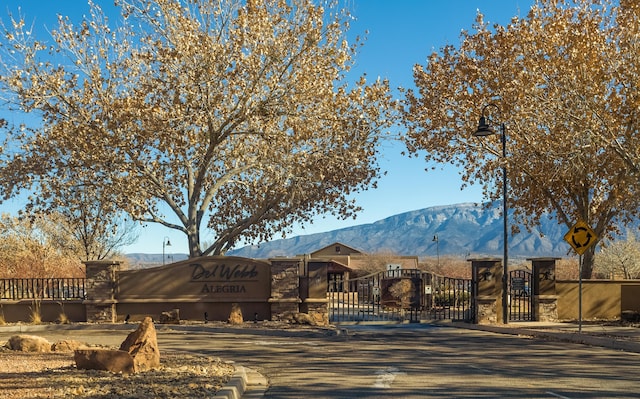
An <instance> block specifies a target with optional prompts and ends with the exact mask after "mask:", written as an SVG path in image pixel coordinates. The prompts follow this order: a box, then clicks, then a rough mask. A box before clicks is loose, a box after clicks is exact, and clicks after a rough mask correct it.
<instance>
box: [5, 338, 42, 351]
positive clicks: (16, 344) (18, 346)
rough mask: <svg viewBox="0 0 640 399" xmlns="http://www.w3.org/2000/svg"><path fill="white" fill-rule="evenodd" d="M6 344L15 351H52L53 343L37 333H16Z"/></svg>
mask: <svg viewBox="0 0 640 399" xmlns="http://www.w3.org/2000/svg"><path fill="white" fill-rule="evenodd" d="M5 346H6V347H7V348H9V349H12V350H14V351H22V352H51V343H50V342H49V341H47V340H46V339H44V338H42V337H38V336H36V335H14V336H12V337H11V338H9V341H7V344H6V345H5Z"/></svg>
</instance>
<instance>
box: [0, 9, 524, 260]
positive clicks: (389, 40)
mask: <svg viewBox="0 0 640 399" xmlns="http://www.w3.org/2000/svg"><path fill="white" fill-rule="evenodd" d="M344 1H345V3H346V4H347V5H348V7H349V8H350V9H351V11H352V13H353V15H354V17H355V18H356V19H355V20H354V21H353V23H352V26H351V31H350V35H353V36H355V35H364V34H365V32H367V31H368V34H366V42H365V45H364V47H362V48H361V50H360V53H359V55H358V57H357V65H356V68H355V69H354V70H353V76H354V78H355V77H357V76H359V75H360V74H361V73H364V72H366V73H367V76H368V78H369V79H375V78H376V77H378V76H380V77H383V78H387V79H389V81H390V83H391V86H392V87H394V88H396V87H399V86H402V87H405V88H410V87H413V78H412V67H413V65H415V64H416V63H419V64H424V63H425V60H426V58H427V56H428V55H429V54H430V53H432V52H433V51H437V50H438V49H440V48H441V47H443V46H445V45H447V44H453V45H456V46H457V45H458V43H459V35H460V32H461V30H463V29H466V30H470V29H471V26H472V24H473V22H474V20H475V16H476V12H477V10H480V11H481V12H482V13H483V14H484V15H485V20H486V21H488V22H490V23H492V24H493V23H498V24H501V25H506V24H508V23H509V21H510V19H511V18H512V17H513V16H519V17H525V16H526V14H527V12H528V10H529V8H530V7H531V5H532V4H533V3H534V0H344ZM95 2H96V3H97V4H100V6H101V7H102V8H103V9H104V10H105V11H106V12H107V13H114V12H116V9H115V8H114V7H113V0H95ZM0 5H1V6H0V16H1V17H2V19H5V18H6V15H7V10H10V11H11V12H14V13H15V12H16V11H17V9H18V7H20V8H21V10H22V14H23V15H24V17H25V20H26V22H27V24H29V22H30V21H33V23H34V26H35V28H36V31H39V32H40V34H42V33H45V34H46V31H43V30H42V27H43V26H46V27H48V28H49V29H52V28H54V27H55V26H56V14H62V15H67V16H69V17H70V18H71V20H72V21H74V20H79V19H80V18H81V17H82V15H83V14H86V13H87V10H88V6H87V3H86V0H58V1H53V0H1V1H0ZM481 106H482V105H479V108H480V107H481ZM0 111H2V110H0ZM403 149H404V147H403V146H402V144H400V143H388V144H385V145H384V147H383V148H382V157H381V159H380V166H381V168H382V170H386V171H387V175H386V176H383V177H382V179H381V180H380V181H379V183H378V188H377V189H370V190H368V191H366V192H363V193H360V194H357V195H356V199H357V201H358V204H359V205H360V206H361V207H362V208H364V210H363V212H361V213H360V215H359V216H358V218H357V219H356V220H353V219H350V220H345V221H341V220H337V219H335V218H333V217H331V216H327V217H322V216H320V217H318V218H316V220H315V221H314V223H313V224H311V225H308V226H306V227H305V228H301V227H296V228H295V231H294V233H293V234H292V235H290V236H295V235H301V234H312V233H318V232H325V231H330V230H335V229H339V228H344V227H349V226H353V225H357V224H364V223H372V222H375V221H377V220H380V219H384V218H386V217H388V216H392V215H395V214H398V213H402V212H407V211H412V210H416V209H422V208H427V207H431V206H438V205H449V204H456V203H462V202H480V201H482V200H483V196H482V193H481V191H480V187H479V186H477V185H476V186H471V187H468V188H465V189H464V190H461V189H460V186H461V180H460V176H459V174H458V170H456V169H455V168H453V167H451V166H442V165H435V164H434V165H427V164H426V163H425V162H424V160H423V159H421V158H407V157H404V156H402V155H401V151H402V150H403ZM432 167H435V168H436V169H435V170H431V168H432ZM425 168H428V169H429V171H428V172H425ZM20 206H21V201H20V200H19V199H18V200H11V201H8V202H6V203H5V204H4V205H1V206H0V211H2V212H11V211H13V210H15V208H16V207H20ZM165 237H168V238H169V240H170V241H171V246H170V247H167V248H166V250H167V253H187V252H188V250H187V240H186V237H185V236H184V235H183V234H182V233H180V232H177V231H174V230H170V229H166V228H163V227H161V226H153V225H148V226H146V227H141V229H140V238H139V239H138V242H137V243H136V244H134V245H131V246H129V247H126V248H124V249H123V251H124V252H125V253H135V252H143V253H161V252H162V242H163V239H165ZM203 237H204V239H205V240H206V239H207V238H209V239H211V237H207V235H206V234H203Z"/></svg>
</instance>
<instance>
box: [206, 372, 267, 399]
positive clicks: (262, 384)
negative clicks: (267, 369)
mask: <svg viewBox="0 0 640 399" xmlns="http://www.w3.org/2000/svg"><path fill="white" fill-rule="evenodd" d="M268 388H269V384H268V383H267V379H266V378H265V377H264V376H263V375H262V374H260V373H258V372H257V371H255V370H252V369H250V368H248V367H244V366H236V372H235V373H234V374H233V376H232V377H231V379H230V380H229V382H227V384H226V385H225V386H224V387H222V388H221V389H220V390H219V391H218V392H216V397H219V398H226V399H255V398H261V397H263V396H264V393H265V392H266V390H267V389H268Z"/></svg>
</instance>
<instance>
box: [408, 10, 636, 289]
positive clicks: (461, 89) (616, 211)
mask: <svg viewBox="0 0 640 399" xmlns="http://www.w3.org/2000/svg"><path fill="white" fill-rule="evenodd" d="M638 43H640V3H638V2H637V1H633V0H622V1H612V0H611V1H610V0H593V1H571V0H559V1H558V0H541V1H538V2H536V3H535V4H534V6H533V7H532V8H531V10H530V11H529V12H528V13H527V15H526V16H525V17H523V18H519V17H514V18H513V19H512V20H511V22H510V23H509V24H508V25H507V26H500V25H493V26H492V25H491V24H490V23H488V22H487V21H485V19H484V16H483V15H482V14H481V13H480V12H479V13H478V16H477V19H476V22H475V24H474V25H473V30H472V31H465V32H463V33H462V35H461V44H460V46H459V47H455V46H446V47H444V48H442V49H441V50H440V51H439V52H437V53H433V54H431V55H429V56H428V59H427V61H426V63H425V64H424V65H416V66H415V68H414V80H415V84H416V89H415V90H406V91H405V94H406V98H405V100H406V111H405V113H404V123H405V124H406V126H407V127H408V135H407V140H406V143H407V147H408V150H409V152H410V153H412V154H418V151H420V153H421V154H423V153H424V154H426V155H425V158H426V161H427V162H428V163H429V164H432V163H433V162H441V163H450V164H453V165H456V166H458V167H460V168H461V170H462V178H463V180H464V184H465V185H466V184H474V183H480V184H482V185H483V188H484V191H485V193H486V195H487V196H488V197H489V199H491V200H500V199H501V198H502V194H503V193H502V184H501V183H502V181H501V179H502V174H501V169H502V167H506V169H507V172H508V173H507V176H508V177H507V179H508V192H507V193H506V194H507V198H508V204H509V208H510V209H513V210H514V211H515V219H517V221H519V222H522V223H524V224H526V225H528V226H535V225H536V224H537V223H538V221H539V219H540V218H541V217H543V215H544V214H545V213H546V212H548V211H550V210H553V211H555V213H556V214H557V215H558V222H559V223H562V224H564V225H565V226H566V227H567V229H569V228H570V227H571V226H572V225H573V224H575V223H576V222H577V221H579V220H582V221H584V222H586V223H588V224H589V225H590V226H591V227H592V229H593V230H594V231H595V232H596V234H597V236H598V237H599V239H602V238H604V237H607V236H609V235H611V234H614V233H617V232H620V230H621V228H622V226H624V225H625V224H627V223H629V222H630V221H631V220H632V219H634V218H635V217H637V216H638V209H640V208H639V207H638V205H639V203H638V198H640V184H638V182H639V177H640V175H639V174H638V170H639V169H638V167H637V166H638V165H639V163H638V161H639V160H640V152H639V150H638V148H640V146H639V144H640V143H639V140H640V134H638V133H639V132H638V128H639V126H640V125H639V124H640V118H639V116H640V115H639V113H640V94H639V91H638V87H637V86H638V85H637V82H638V79H639V77H640V46H639V45H638ZM487 104H492V105H495V106H493V107H486V108H485V106H486V105H487ZM483 112H484V114H483ZM481 114H483V116H485V117H486V118H487V121H488V122H489V123H490V124H491V125H492V127H493V128H494V130H495V131H496V133H502V132H501V130H502V129H501V127H502V126H504V129H505V132H506V157H503V156H502V146H501V140H500V137H499V136H500V134H497V135H494V136H489V137H481V138H478V137H474V136H473V132H475V131H476V129H477V126H478V119H479V117H480V116H481ZM515 222H516V220H512V221H510V224H511V225H512V226H515V225H516V223H515ZM512 233H513V234H517V231H515V230H514V231H512ZM594 251H595V246H593V247H591V248H590V250H588V251H587V252H586V253H585V255H584V267H583V276H584V277H586V278H588V277H591V272H592V267H593V255H594Z"/></svg>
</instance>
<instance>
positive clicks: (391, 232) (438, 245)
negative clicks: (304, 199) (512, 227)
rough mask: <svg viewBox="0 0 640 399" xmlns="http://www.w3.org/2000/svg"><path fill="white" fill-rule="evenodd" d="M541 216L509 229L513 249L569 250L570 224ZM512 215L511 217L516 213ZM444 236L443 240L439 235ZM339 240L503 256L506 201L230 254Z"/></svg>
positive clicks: (401, 250) (283, 251) (303, 249)
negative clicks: (531, 224)
mask: <svg viewBox="0 0 640 399" xmlns="http://www.w3.org/2000/svg"><path fill="white" fill-rule="evenodd" d="M548 216H549V217H545V216H543V217H542V218H541V219H540V225H539V226H536V228H535V229H533V230H532V231H530V232H529V231H527V229H526V228H525V227H524V226H520V232H519V233H517V234H515V235H511V234H510V235H509V254H510V255H511V256H515V257H542V256H554V257H564V256H567V254H568V251H569V249H570V247H569V245H568V244H567V243H566V242H565V241H564V239H563V237H564V235H565V233H566V232H567V231H566V226H564V225H560V224H558V222H557V219H556V217H555V214H549V215H548ZM510 220H511V218H510ZM434 236H437V237H438V242H436V241H434ZM334 242H341V243H343V244H346V245H349V246H351V247H354V248H357V249H359V250H361V251H363V252H365V253H377V252H383V251H389V252H393V253H395V254H398V255H417V256H433V257H435V256H437V255H438V253H439V255H440V256H442V255H454V256H465V257H468V256H496V257H501V256H502V251H503V247H502V242H503V219H502V215H501V203H500V202H496V203H493V204H492V206H490V207H485V206H483V204H477V203H462V204H455V205H445V206H435V207H430V208H425V209H419V210H415V211H410V212H405V213H401V214H397V215H394V216H390V217H388V218H385V219H382V220H379V221H377V222H374V223H369V224H362V225H357V226H352V227H346V228H343V229H338V230H333V231H328V232H325V233H316V234H308V235H300V236H295V237H291V238H286V239H280V240H274V241H270V242H267V243H262V244H260V245H250V246H246V247H242V248H239V249H236V250H233V251H229V252H228V255H234V256H245V257H251V258H271V257H277V256H295V255H301V254H308V253H311V252H313V251H315V250H318V249H320V248H323V247H325V246H327V245H330V244H333V243H334Z"/></svg>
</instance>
